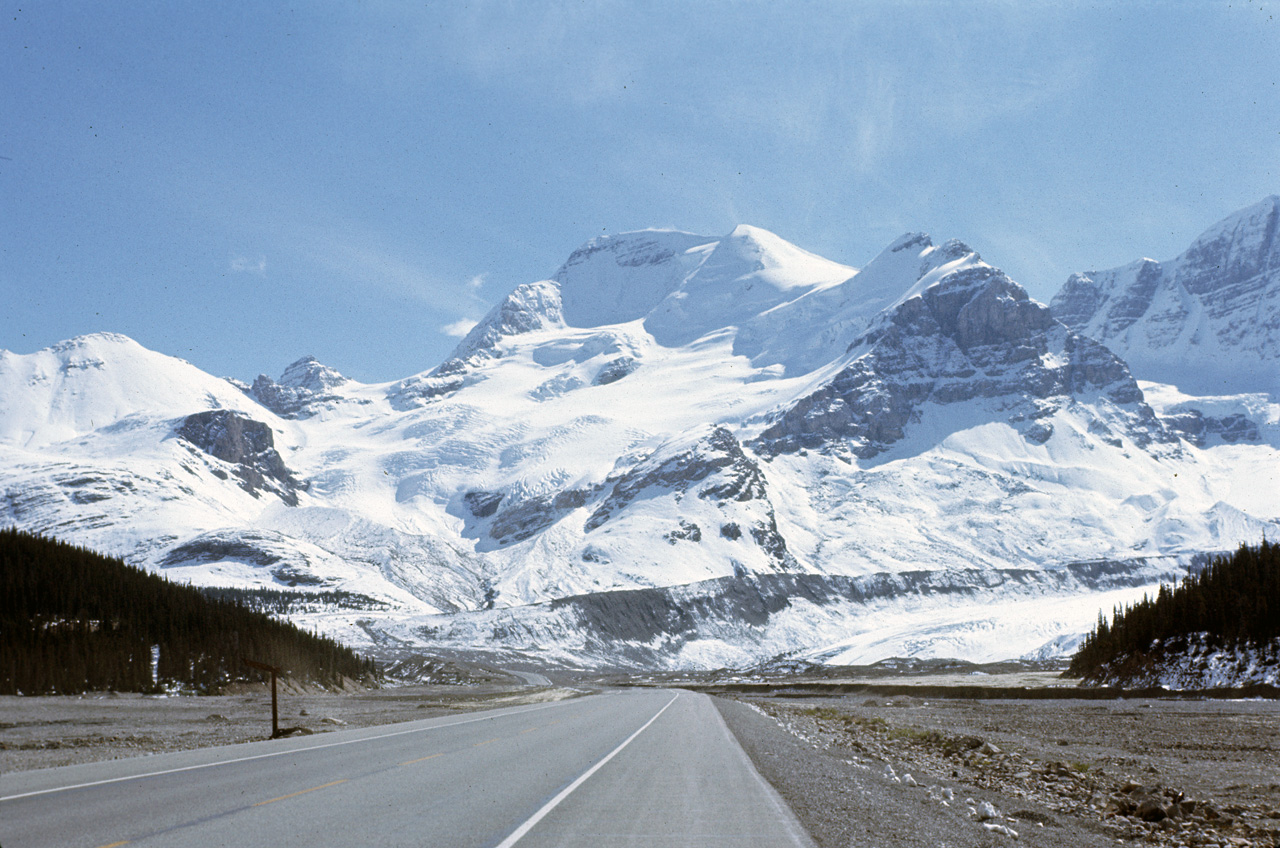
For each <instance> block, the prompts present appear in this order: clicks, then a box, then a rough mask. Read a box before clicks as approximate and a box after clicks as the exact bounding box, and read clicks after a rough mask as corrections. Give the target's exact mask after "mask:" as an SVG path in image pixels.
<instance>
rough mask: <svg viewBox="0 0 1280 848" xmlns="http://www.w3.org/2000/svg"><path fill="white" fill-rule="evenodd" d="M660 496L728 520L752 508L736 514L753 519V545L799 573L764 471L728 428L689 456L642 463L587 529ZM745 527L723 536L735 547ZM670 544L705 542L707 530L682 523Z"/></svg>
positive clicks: (733, 523) (683, 453)
mask: <svg viewBox="0 0 1280 848" xmlns="http://www.w3.org/2000/svg"><path fill="white" fill-rule="evenodd" d="M654 492H664V493H665V492H670V493H675V494H676V496H677V498H680V497H682V496H684V495H686V494H696V495H697V497H698V498H700V499H702V500H704V501H708V502H711V503H718V504H720V505H721V508H722V511H725V512H726V514H729V512H730V510H727V508H728V507H729V505H731V504H743V505H748V504H749V505H750V506H749V507H748V508H747V509H745V510H742V509H735V510H731V513H732V515H733V516H736V517H737V518H738V519H739V521H742V522H743V523H748V522H747V521H746V519H749V523H748V532H749V533H750V536H751V539H752V540H754V542H755V544H756V545H757V546H758V547H759V548H760V550H761V551H763V552H764V554H765V555H766V556H767V557H768V559H769V560H770V561H771V562H772V564H773V567H775V568H779V569H783V570H789V569H793V568H795V567H796V561H795V557H793V556H792V555H791V553H790V552H789V551H788V550H787V542H786V539H784V538H783V537H782V534H781V533H780V532H779V531H778V524H777V520H776V518H775V515H774V510H773V505H772V504H771V503H770V501H769V493H768V487H767V484H766V481H765V478H764V475H763V473H761V471H760V467H759V465H757V464H756V461H755V460H754V459H753V458H752V457H751V456H749V455H748V454H747V453H746V451H744V450H743V449H742V445H741V444H739V443H738V440H737V439H736V438H734V436H733V434H732V433H730V432H729V431H728V430H726V429H724V428H723V427H716V428H714V429H712V430H711V432H710V433H709V434H708V435H707V436H706V437H704V438H702V439H699V440H698V441H697V442H696V443H695V444H694V445H693V446H692V447H690V448H688V449H686V450H683V451H680V452H678V453H675V454H674V455H666V456H664V457H661V458H658V459H650V460H647V461H645V462H642V463H640V464H639V465H637V466H636V467H635V468H633V469H632V470H631V471H629V472H628V473H626V474H624V475H623V476H622V477H620V478H618V479H617V480H614V481H613V489H612V491H611V492H610V493H609V496H608V497H607V498H605V500H604V502H603V503H601V504H600V505H599V506H597V507H596V509H595V511H594V512H592V514H591V517H590V518H588V519H587V521H586V523H585V524H584V525H583V529H584V530H585V531H586V532H588V533H590V532H591V531H593V530H596V529H598V528H600V527H603V526H604V525H605V524H606V523H607V522H609V521H610V520H612V519H613V518H614V517H615V516H616V515H618V514H619V513H621V512H622V511H624V510H625V509H626V508H627V506H628V505H630V504H631V503H632V502H633V501H635V500H637V499H638V498H641V497H643V496H645V495H646V494H652V493H654ZM739 521H727V522H726V523H725V524H724V525H723V526H722V528H721V534H720V535H721V536H723V537H724V538H726V539H730V540H735V541H736V540H738V539H740V538H742V536H743V532H742V530H741V529H740V528H739ZM725 527H732V528H733V531H732V532H725V529H724V528H725ZM664 538H666V539H667V541H669V542H674V541H676V540H677V539H683V540H688V541H693V542H700V541H701V540H702V530H701V528H700V527H698V526H697V525H696V524H692V523H688V522H686V521H684V520H682V521H681V524H680V529H679V530H675V531H671V532H669V533H667V534H666V536H665V537H664Z"/></svg>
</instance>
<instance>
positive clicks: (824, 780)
mask: <svg viewBox="0 0 1280 848" xmlns="http://www.w3.org/2000/svg"><path fill="white" fill-rule="evenodd" d="M722 712H724V713H725V717H726V719H727V720H728V721H729V722H730V726H731V727H732V728H733V729H734V731H735V733H737V734H738V736H739V738H740V739H741V740H742V741H743V742H744V746H745V747H746V748H747V750H748V753H749V754H750V755H751V756H752V758H753V760H754V761H755V762H756V764H757V766H758V767H759V768H760V769H761V772H762V773H763V774H764V775H765V776H766V777H767V778H768V779H769V780H770V781H771V782H773V783H774V784H775V786H777V787H778V789H779V791H780V792H782V794H783V796H784V797H786V798H787V800H788V801H789V802H790V803H791V804H792V806H793V808H795V809H796V811H797V814H798V815H800V817H801V820H802V821H804V823H805V825H806V826H807V827H809V829H810V832H811V833H812V834H813V835H814V837H815V839H816V840H817V841H818V843H819V844H820V845H822V846H824V848H825V847H826V846H835V845H839V846H844V845H849V844H853V840H855V839H857V838H859V833H861V832H864V831H867V830H869V829H870V830H878V831H879V832H876V833H874V840H875V843H874V844H882V845H894V846H913V845H925V844H933V845H940V844H949V845H975V844H982V845H999V844H1010V843H1011V842H1012V841H1013V840H1018V841H1019V842H1020V843H1023V844H1030V845H1063V846H1066V845H1099V846H1100V845H1108V844H1115V843H1116V842H1117V841H1119V842H1123V843H1140V844H1153V845H1165V846H1188V848H1190V846H1237V845H1238V846H1245V845H1249V846H1272V845H1276V844H1280V782H1278V778H1277V773H1276V771H1275V762H1276V761H1277V739H1276V736H1275V727H1276V722H1277V720H1278V719H1280V703H1277V702H1275V701H1164V700H1112V701H1101V702H1099V701H1072V700H1055V701H1040V700H1037V701H976V700H962V699H947V698H942V699H938V698H928V699H925V698H920V697H911V696H899V697H894V698H872V697H856V696H851V697H843V698H816V699H809V698H806V699H803V700H798V699H787V698H761V697H754V696H737V698H736V703H734V704H731V705H727V706H725V707H724V708H723V709H722ZM931 840H933V841H931ZM857 844H862V843H861V842H858V843H857Z"/></svg>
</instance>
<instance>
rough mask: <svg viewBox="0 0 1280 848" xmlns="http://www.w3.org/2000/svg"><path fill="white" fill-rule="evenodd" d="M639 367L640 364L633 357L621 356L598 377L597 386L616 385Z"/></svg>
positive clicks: (609, 363)
mask: <svg viewBox="0 0 1280 848" xmlns="http://www.w3.org/2000/svg"><path fill="white" fill-rule="evenodd" d="M639 367H640V363H639V362H637V361H636V360H635V358H634V357H631V356H620V357H618V358H617V359H613V360H610V361H609V362H608V363H606V364H605V366H604V367H603V368H601V369H600V373H599V374H597V375H596V379H595V381H594V382H595V385H597V386H607V385H608V384H610V383H616V382H618V381H619V380H621V379H622V378H623V377H625V376H627V375H628V374H631V373H633V372H634V371H635V370H636V369H637V368H639Z"/></svg>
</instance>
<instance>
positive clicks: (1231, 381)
mask: <svg viewBox="0 0 1280 848" xmlns="http://www.w3.org/2000/svg"><path fill="white" fill-rule="evenodd" d="M1278 225H1280V197H1276V196H1273V197H1268V198H1267V199H1265V200H1263V201H1262V202H1261V203H1258V204H1256V205H1254V206H1250V207H1249V208H1247V209H1243V210H1241V211H1239V212H1237V213H1235V214H1234V215H1231V216H1229V217H1228V218H1226V219H1225V220H1223V221H1221V222H1219V223H1218V224H1216V225H1214V226H1213V227H1211V228H1210V229H1209V230H1207V231H1205V232H1204V233H1203V234H1202V235H1201V236H1200V237H1199V238H1197V239H1196V240H1195V241H1194V242H1193V243H1192V245H1191V246H1190V247H1189V248H1188V249H1187V250H1186V251H1185V252H1184V253H1182V254H1181V255H1180V256H1178V257H1177V258H1175V259H1172V260H1169V261H1166V262H1156V261H1154V260H1151V259H1141V260H1139V261H1137V262H1134V263H1132V264H1130V265H1126V266H1124V267H1122V268H1113V269H1111V270H1109V271H1088V272H1085V273H1082V274H1075V275H1073V276H1072V277H1071V278H1070V279H1069V280H1067V282H1066V283H1065V284H1064V285H1063V287H1062V289H1061V291H1059V292H1058V294H1057V295H1055V296H1054V298H1053V301H1052V308H1053V313H1054V316H1055V317H1057V318H1058V319H1059V320H1061V321H1063V322H1064V323H1066V324H1067V325H1068V326H1071V327H1073V328H1075V329H1077V330H1079V331H1080V332H1082V333H1084V334H1085V335H1087V336H1090V337H1092V338H1095V339H1097V340H1098V341H1100V342H1102V343H1103V344H1105V345H1107V346H1108V347H1110V348H1111V349H1112V350H1113V351H1115V352H1116V353H1117V354H1119V355H1120V356H1121V357H1122V358H1124V359H1125V360H1126V361H1127V362H1128V363H1129V365H1130V367H1132V368H1133V370H1134V373H1135V374H1136V375H1137V376H1138V377H1140V378H1142V379H1145V380H1152V381H1154V382H1160V383H1170V384H1173V385H1176V386H1178V387H1179V388H1181V389H1182V390H1183V391H1186V392H1190V393H1193V394H1213V395H1223V394H1239V393H1243V392H1270V393H1272V394H1273V395H1280V239H1277V237H1276V230H1277V226H1278Z"/></svg>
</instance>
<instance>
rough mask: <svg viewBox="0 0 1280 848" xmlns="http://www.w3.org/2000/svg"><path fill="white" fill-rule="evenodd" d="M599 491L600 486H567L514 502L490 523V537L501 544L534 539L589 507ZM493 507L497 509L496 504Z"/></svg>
mask: <svg viewBox="0 0 1280 848" xmlns="http://www.w3.org/2000/svg"><path fill="white" fill-rule="evenodd" d="M598 491H599V489H598V488H592V489H567V490H565V491H563V492H557V493H556V494H554V495H542V496H539V497H533V498H528V499H526V500H523V501H520V502H519V503H516V504H512V505H511V506H509V507H508V508H506V509H503V510H502V511H500V512H498V514H497V516H496V517H495V518H494V519H493V523H492V524H490V525H489V536H490V538H492V539H493V540H494V541H496V542H497V543H498V544H500V545H509V544H511V543H513V542H522V541H524V540H525V539H531V538H533V537H534V536H536V535H537V534H538V533H539V532H540V531H542V530H545V529H546V528H548V527H550V526H551V525H552V524H555V523H556V522H557V521H559V520H560V519H561V518H563V517H565V516H566V515H568V514H569V513H570V512H573V511H574V510H575V509H579V508H581V507H583V506H585V505H586V503H587V501H588V500H589V499H590V498H591V497H592V496H593V495H595V494H596V493H597V492H598ZM486 508H487V507H486ZM493 509H494V510H496V509H497V505H496V504H495V505H494V507H493ZM490 514H492V513H490Z"/></svg>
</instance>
